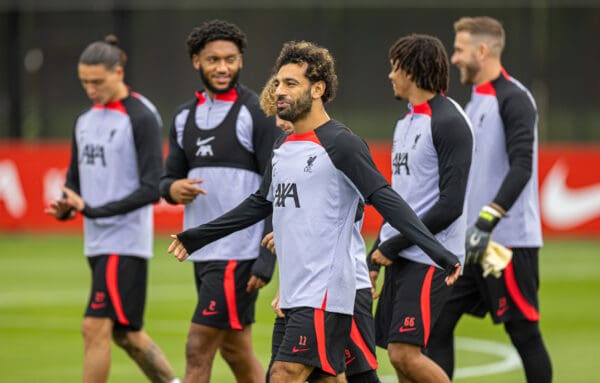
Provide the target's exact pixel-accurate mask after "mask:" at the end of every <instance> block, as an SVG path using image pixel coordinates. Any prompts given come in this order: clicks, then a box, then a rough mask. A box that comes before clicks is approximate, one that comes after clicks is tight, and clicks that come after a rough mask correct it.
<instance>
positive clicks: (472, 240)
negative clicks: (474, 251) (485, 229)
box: [469, 234, 481, 246]
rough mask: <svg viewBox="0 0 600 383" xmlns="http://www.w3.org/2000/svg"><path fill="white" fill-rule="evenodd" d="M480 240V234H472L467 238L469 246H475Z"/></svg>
mask: <svg viewBox="0 0 600 383" xmlns="http://www.w3.org/2000/svg"><path fill="white" fill-rule="evenodd" d="M479 242H481V235H478V234H472V235H471V238H469V244H470V245H471V246H477V245H478V244H479Z"/></svg>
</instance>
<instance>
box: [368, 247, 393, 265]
mask: <svg viewBox="0 0 600 383" xmlns="http://www.w3.org/2000/svg"><path fill="white" fill-rule="evenodd" d="M371 262H373V263H374V264H376V265H381V266H391V265H392V263H393V261H392V260H391V259H388V258H387V257H385V256H384V255H383V254H382V253H381V251H379V249H378V250H375V251H374V252H373V255H371Z"/></svg>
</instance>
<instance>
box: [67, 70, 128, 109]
mask: <svg viewBox="0 0 600 383" xmlns="http://www.w3.org/2000/svg"><path fill="white" fill-rule="evenodd" d="M77 69H78V74H79V81H81V85H82V86H83V89H84V90H85V93H86V94H87V96H88V97H89V99H90V100H91V101H92V102H93V103H94V104H106V103H108V102H111V101H116V100H118V99H119V98H120V96H121V95H120V92H121V89H122V88H123V87H124V84H123V76H124V71H123V68H122V67H121V66H117V67H116V68H114V69H109V68H107V67H106V66H105V65H102V64H98V65H87V64H79V66H78V68H77Z"/></svg>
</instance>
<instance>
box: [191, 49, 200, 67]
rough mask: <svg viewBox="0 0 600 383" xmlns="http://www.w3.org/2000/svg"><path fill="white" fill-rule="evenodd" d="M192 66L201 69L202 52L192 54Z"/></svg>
mask: <svg viewBox="0 0 600 383" xmlns="http://www.w3.org/2000/svg"><path fill="white" fill-rule="evenodd" d="M192 66H193V67H194V69H196V70H199V69H200V53H196V54H194V55H192Z"/></svg>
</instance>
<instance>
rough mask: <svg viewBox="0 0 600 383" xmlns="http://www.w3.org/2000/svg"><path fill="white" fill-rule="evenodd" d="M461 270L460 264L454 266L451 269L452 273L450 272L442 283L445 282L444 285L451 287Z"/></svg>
mask: <svg viewBox="0 0 600 383" xmlns="http://www.w3.org/2000/svg"><path fill="white" fill-rule="evenodd" d="M461 269H462V267H461V265H460V263H457V264H456V265H454V268H453V269H452V271H451V272H450V274H448V276H447V277H446V278H445V279H444V281H445V282H446V284H447V285H448V286H452V285H453V284H454V283H455V282H456V281H457V280H458V278H459V277H460V270H461Z"/></svg>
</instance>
